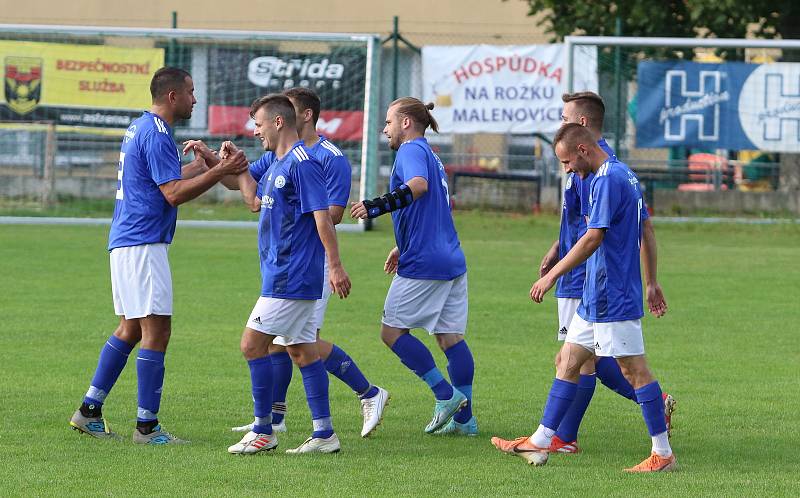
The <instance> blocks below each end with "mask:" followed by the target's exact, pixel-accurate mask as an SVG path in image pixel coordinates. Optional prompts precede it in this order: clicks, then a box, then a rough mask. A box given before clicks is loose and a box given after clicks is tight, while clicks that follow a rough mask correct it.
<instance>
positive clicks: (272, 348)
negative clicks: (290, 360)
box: [269, 342, 286, 354]
mask: <svg viewBox="0 0 800 498" xmlns="http://www.w3.org/2000/svg"><path fill="white" fill-rule="evenodd" d="M285 352H286V346H281V345H280V344H275V343H274V342H273V343H272V344H270V345H269V354H279V353H285Z"/></svg>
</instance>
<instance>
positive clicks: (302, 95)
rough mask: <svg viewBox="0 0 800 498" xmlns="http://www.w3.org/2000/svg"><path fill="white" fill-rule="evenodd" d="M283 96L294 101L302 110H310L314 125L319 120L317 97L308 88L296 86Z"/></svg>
mask: <svg viewBox="0 0 800 498" xmlns="http://www.w3.org/2000/svg"><path fill="white" fill-rule="evenodd" d="M283 94H284V95H286V96H287V97H289V98H290V99H292V100H294V101H296V102H297V103H298V104H300V106H301V107H302V108H303V109H311V117H312V119H313V120H314V124H317V120H318V119H319V109H320V101H319V96H318V95H317V94H316V92H314V90H312V89H310V88H306V87H303V86H296V87H294V88H290V89H288V90H286V91H285V92H283Z"/></svg>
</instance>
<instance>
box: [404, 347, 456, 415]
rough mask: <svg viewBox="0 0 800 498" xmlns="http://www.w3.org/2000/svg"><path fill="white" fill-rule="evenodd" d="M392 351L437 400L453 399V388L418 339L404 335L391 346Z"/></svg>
mask: <svg viewBox="0 0 800 498" xmlns="http://www.w3.org/2000/svg"><path fill="white" fill-rule="evenodd" d="M392 351H393V352H394V354H396V355H397V356H398V357H400V361H401V362H403V365H405V366H406V367H408V368H409V369H410V370H411V371H413V372H414V373H415V374H417V376H418V377H419V378H420V379H422V380H423V381H425V383H426V384H428V387H430V388H431V391H433V395H434V396H435V397H436V399H438V400H444V399H450V398H452V397H453V387H452V386H451V385H450V384H449V383H448V382H447V381H446V380H445V379H444V376H442V372H440V371H439V369H438V368H436V362H434V361H433V355H431V352H430V351H429V350H428V348H426V347H425V344H423V343H422V341H420V340H419V339H417V338H416V337H414V336H413V335H411V334H409V333H406V334H403V335H401V336H400V337H399V338H398V339H397V340H396V341H395V343H394V344H393V345H392Z"/></svg>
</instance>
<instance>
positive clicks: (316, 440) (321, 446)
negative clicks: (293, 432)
mask: <svg viewBox="0 0 800 498" xmlns="http://www.w3.org/2000/svg"><path fill="white" fill-rule="evenodd" d="M340 449H342V447H341V445H340V444H339V437H338V436H337V435H336V434H335V433H334V434H333V435H332V436H331V437H329V438H325V439H323V438H321V437H310V438H308V439H306V440H305V441H303V444H301V445H300V446H298V447H297V448H295V449H293V450H286V453H289V454H290V455H299V454H301V453H338V451H339V450H340Z"/></svg>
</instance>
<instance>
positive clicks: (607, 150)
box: [597, 137, 617, 157]
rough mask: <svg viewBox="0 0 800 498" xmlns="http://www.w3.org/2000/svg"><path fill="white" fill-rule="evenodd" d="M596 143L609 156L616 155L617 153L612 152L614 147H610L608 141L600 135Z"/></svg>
mask: <svg viewBox="0 0 800 498" xmlns="http://www.w3.org/2000/svg"><path fill="white" fill-rule="evenodd" d="M597 145H599V146H600V148H601V149H603V152H605V153H606V154H608V155H609V156H611V157H617V153H616V152H614V149H612V148H611V146H610V145H608V142H606V139H605V138H603V137H600V140H598V141H597Z"/></svg>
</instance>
